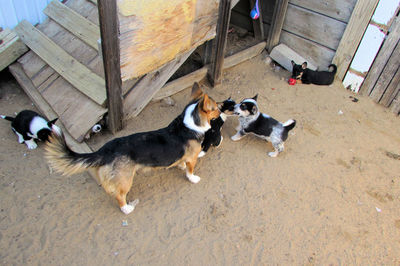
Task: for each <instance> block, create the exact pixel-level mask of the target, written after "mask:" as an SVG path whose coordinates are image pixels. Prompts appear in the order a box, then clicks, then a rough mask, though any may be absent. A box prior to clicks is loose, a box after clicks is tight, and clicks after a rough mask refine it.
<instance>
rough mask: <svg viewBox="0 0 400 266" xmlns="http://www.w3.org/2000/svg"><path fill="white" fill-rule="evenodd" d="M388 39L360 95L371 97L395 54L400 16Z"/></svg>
mask: <svg viewBox="0 0 400 266" xmlns="http://www.w3.org/2000/svg"><path fill="white" fill-rule="evenodd" d="M389 33H390V34H389V35H388V36H387V39H386V40H385V41H384V42H383V45H382V46H381V48H380V50H379V52H378V55H377V56H376V57H375V60H374V62H373V64H372V66H371V68H370V70H369V71H368V74H367V77H366V78H365V80H364V82H363V84H362V85H361V87H360V90H359V93H360V94H361V95H370V94H371V91H372V90H373V89H374V86H375V84H376V82H377V80H378V79H379V76H380V75H381V73H382V70H383V68H384V67H385V65H386V63H387V61H388V60H389V58H390V56H391V55H392V53H393V50H394V48H395V47H396V45H397V43H398V42H399V40H400V16H397V17H396V18H395V20H394V21H393V23H392V25H391V27H390V29H389Z"/></svg>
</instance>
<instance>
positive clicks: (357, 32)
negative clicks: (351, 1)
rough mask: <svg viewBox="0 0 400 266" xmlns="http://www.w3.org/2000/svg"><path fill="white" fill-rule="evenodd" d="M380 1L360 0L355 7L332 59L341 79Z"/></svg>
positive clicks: (337, 74)
mask: <svg viewBox="0 0 400 266" xmlns="http://www.w3.org/2000/svg"><path fill="white" fill-rule="evenodd" d="M378 2H379V0H368V1H366V0H358V1H357V3H356V6H355V7H354V9H353V13H352V14H351V17H350V20H349V23H348V24H347V27H346V30H345V31H344V34H343V37H342V39H341V40H340V43H339V47H338V48H337V50H336V54H335V57H334V58H333V60H332V61H333V63H334V64H336V65H337V67H338V70H337V73H336V76H337V78H338V79H339V80H341V81H342V80H343V78H344V76H345V74H346V72H347V69H348V68H349V66H350V63H351V61H352V60H353V57H354V54H355V53H356V51H357V47H358V45H359V44H360V41H361V39H362V36H363V35H364V32H365V30H366V28H367V26H368V23H369V21H370V20H371V17H372V15H373V14H374V11H375V8H376V5H377V4H378Z"/></svg>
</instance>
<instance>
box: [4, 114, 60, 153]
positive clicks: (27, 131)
mask: <svg viewBox="0 0 400 266" xmlns="http://www.w3.org/2000/svg"><path fill="white" fill-rule="evenodd" d="M0 117H1V118H3V119H6V120H8V121H11V129H12V130H13V131H14V132H15V134H17V136H18V142H19V143H21V144H22V143H25V144H26V146H28V149H30V150H33V149H36V147H37V144H36V142H35V139H37V140H40V141H48V140H49V136H50V135H51V131H52V129H54V130H56V131H57V132H61V130H60V128H59V127H57V126H56V125H55V124H54V123H55V122H56V121H57V118H56V119H54V120H52V121H50V122H48V121H47V120H46V119H44V118H43V117H41V116H40V115H39V114H38V113H36V112H34V111H31V110H23V111H21V112H19V113H18V114H17V116H16V117H10V116H5V115H1V116H0Z"/></svg>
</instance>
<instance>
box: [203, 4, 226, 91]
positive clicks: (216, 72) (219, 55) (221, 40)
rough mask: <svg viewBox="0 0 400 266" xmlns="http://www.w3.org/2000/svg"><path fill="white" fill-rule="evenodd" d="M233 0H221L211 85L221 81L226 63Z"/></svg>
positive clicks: (210, 74)
mask: <svg viewBox="0 0 400 266" xmlns="http://www.w3.org/2000/svg"><path fill="white" fill-rule="evenodd" d="M230 7H231V0H221V1H220V5H219V10H218V24H217V36H216V37H215V40H214V47H213V51H212V56H211V69H210V72H209V73H208V79H209V81H210V83H211V86H213V87H214V86H215V85H217V84H219V83H221V76H222V67H223V65H224V53H225V47H226V37H227V36H228V28H229V21H230V17H231V9H230Z"/></svg>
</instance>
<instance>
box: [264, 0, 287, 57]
mask: <svg viewBox="0 0 400 266" xmlns="http://www.w3.org/2000/svg"><path fill="white" fill-rule="evenodd" d="M288 2H289V1H288V0H283V1H275V6H274V13H273V15H272V21H271V27H270V29H269V32H268V40H267V50H268V52H271V51H272V49H273V48H274V47H275V46H276V45H278V44H279V39H280V36H281V32H282V28H283V24H284V21H285V17H286V12H287V8H288Z"/></svg>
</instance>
